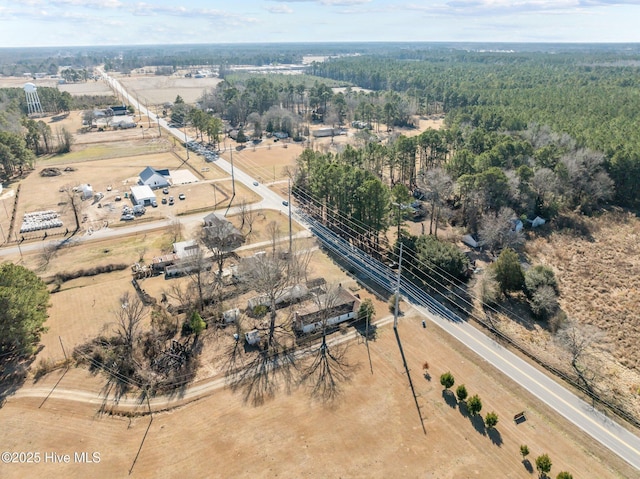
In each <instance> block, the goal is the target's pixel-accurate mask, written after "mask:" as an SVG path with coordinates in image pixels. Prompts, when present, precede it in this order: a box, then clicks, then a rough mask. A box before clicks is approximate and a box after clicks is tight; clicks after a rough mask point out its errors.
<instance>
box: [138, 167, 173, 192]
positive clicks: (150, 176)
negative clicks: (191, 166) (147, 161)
mask: <svg viewBox="0 0 640 479" xmlns="http://www.w3.org/2000/svg"><path fill="white" fill-rule="evenodd" d="M138 176H139V177H140V180H139V181H138V183H140V184H141V185H145V186H148V187H149V188H151V189H154V190H155V189H158V188H166V187H168V186H170V185H171V183H170V182H169V179H170V178H171V173H169V170H167V169H164V170H156V169H155V168H152V167H150V166H147V167H146V168H145V169H144V170H142V172H141V173H140V175H138Z"/></svg>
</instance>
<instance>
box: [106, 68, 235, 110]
mask: <svg viewBox="0 0 640 479" xmlns="http://www.w3.org/2000/svg"><path fill="white" fill-rule="evenodd" d="M113 77H114V78H116V79H117V80H118V81H119V82H121V83H122V84H123V85H124V86H125V88H126V89H127V90H128V91H132V92H137V93H139V97H138V98H139V100H140V101H141V102H143V103H146V104H148V105H149V106H151V105H160V104H163V103H167V102H169V103H173V101H174V100H175V99H176V96H177V95H180V96H181V97H182V99H183V100H184V101H185V102H186V103H195V102H196V101H197V100H198V98H200V97H201V96H202V94H203V93H204V90H207V89H211V88H215V87H216V85H217V84H218V83H220V82H221V81H222V80H220V79H219V78H185V77H184V76H170V77H167V76H156V75H131V76H124V75H118V74H114V75H113Z"/></svg>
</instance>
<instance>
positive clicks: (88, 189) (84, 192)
mask: <svg viewBox="0 0 640 479" xmlns="http://www.w3.org/2000/svg"><path fill="white" fill-rule="evenodd" d="M80 197H81V198H82V199H83V200H89V199H91V198H93V187H92V186H91V185H90V184H86V185H80Z"/></svg>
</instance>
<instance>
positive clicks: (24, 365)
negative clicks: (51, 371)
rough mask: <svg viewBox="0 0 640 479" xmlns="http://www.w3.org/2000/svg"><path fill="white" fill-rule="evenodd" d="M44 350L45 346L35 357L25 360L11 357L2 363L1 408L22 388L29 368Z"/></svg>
mask: <svg viewBox="0 0 640 479" xmlns="http://www.w3.org/2000/svg"><path fill="white" fill-rule="evenodd" d="M42 348H43V346H40V347H39V348H38V351H37V352H36V353H35V354H34V355H33V356H29V357H27V358H25V357H21V356H13V355H10V356H7V357H5V358H4V360H3V361H2V362H0V407H2V406H3V405H4V403H5V401H6V400H7V397H9V396H13V395H14V394H15V393H16V391H18V389H20V388H21V387H22V385H23V384H24V382H25V381H26V379H27V371H28V370H29V367H31V364H32V363H33V361H34V360H35V357H36V354H38V352H40V351H41V350H42Z"/></svg>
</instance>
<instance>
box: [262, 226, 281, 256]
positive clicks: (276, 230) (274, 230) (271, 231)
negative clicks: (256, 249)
mask: <svg viewBox="0 0 640 479" xmlns="http://www.w3.org/2000/svg"><path fill="white" fill-rule="evenodd" d="M265 231H266V233H267V235H268V236H269V240H270V241H271V253H272V255H273V256H275V254H276V245H277V244H278V239H280V226H279V225H278V223H276V222H275V221H271V222H270V223H269V224H267V226H266V227H265Z"/></svg>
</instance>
